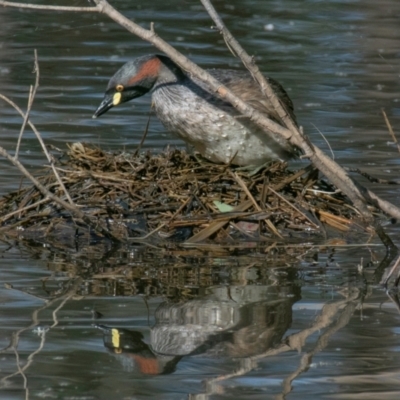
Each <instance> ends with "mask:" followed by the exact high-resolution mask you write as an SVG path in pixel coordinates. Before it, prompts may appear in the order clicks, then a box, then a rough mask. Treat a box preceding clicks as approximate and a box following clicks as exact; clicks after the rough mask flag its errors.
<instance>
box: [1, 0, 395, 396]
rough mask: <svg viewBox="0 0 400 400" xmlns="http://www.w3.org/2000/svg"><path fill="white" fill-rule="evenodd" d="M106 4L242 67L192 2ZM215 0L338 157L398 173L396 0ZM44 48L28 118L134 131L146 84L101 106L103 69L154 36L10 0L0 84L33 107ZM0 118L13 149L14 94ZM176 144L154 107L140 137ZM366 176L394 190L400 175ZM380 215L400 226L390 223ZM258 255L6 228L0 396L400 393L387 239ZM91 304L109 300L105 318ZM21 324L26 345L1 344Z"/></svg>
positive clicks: (110, 142) (383, 191)
mask: <svg viewBox="0 0 400 400" xmlns="http://www.w3.org/2000/svg"><path fill="white" fill-rule="evenodd" d="M57 3H59V4H64V5H71V4H73V5H84V6H87V5H88V3H87V2H84V1H73V2H62V1H59V2H57ZM113 5H115V6H116V7H117V8H119V9H120V10H121V11H123V12H124V13H125V14H126V15H127V16H128V17H129V18H131V19H134V20H135V21H136V22H138V23H140V24H141V25H142V26H145V27H146V26H147V27H148V26H149V25H150V23H151V22H154V23H155V29H156V31H157V33H158V34H159V35H160V36H162V37H163V38H165V39H166V40H168V41H169V42H170V43H171V44H173V45H175V46H176V47H177V48H178V49H179V50H180V51H182V52H183V53H184V54H186V55H187V56H189V57H190V58H191V59H192V60H194V61H196V62H197V63H199V64H200V65H201V66H203V67H213V68H214V67H215V68H219V67H221V68H222V67H230V68H241V66H240V62H239V61H238V60H237V59H235V58H233V57H232V55H231V53H230V52H229V50H227V49H226V47H225V44H224V42H223V40H222V39H221V37H220V35H219V34H218V33H216V32H215V31H214V30H212V29H210V26H211V25H212V23H211V22H210V19H209V17H208V16H207V14H206V13H205V12H204V11H203V8H202V6H201V4H200V3H199V2H197V1H194V0H190V1H181V0H171V1H153V2H146V1H141V0H139V1H135V2H130V1H126V0H119V1H115V2H113ZM215 6H216V8H217V9H218V10H219V11H220V12H221V15H222V17H223V18H224V20H225V22H226V24H227V25H228V26H229V27H230V29H231V30H232V33H233V34H234V35H235V36H236V37H237V38H238V39H239V40H240V42H241V43H242V44H243V46H244V47H245V48H246V49H247V50H248V52H249V53H250V54H254V55H255V58H256V60H257V62H258V64H259V66H260V68H261V69H262V70H263V71H264V72H265V73H266V74H267V75H269V76H271V77H273V78H275V79H277V80H279V81H280V82H281V83H282V84H283V85H284V87H285V88H286V89H287V91H288V93H289V94H290V96H291V98H292V100H293V102H294V104H295V110H296V115H297V119H298V121H299V123H300V124H301V125H303V127H304V129H305V131H306V132H307V134H308V135H309V136H310V138H311V139H312V141H313V142H315V143H316V144H317V145H319V146H321V148H323V149H324V150H325V151H330V150H329V148H328V146H327V144H326V142H325V140H324V139H323V138H322V136H321V134H320V133H319V131H321V132H322V133H323V135H324V136H325V137H326V139H327V140H328V142H329V144H330V147H331V148H332V150H333V152H334V154H335V158H336V160H337V161H339V162H340V163H342V164H344V165H347V166H356V167H359V168H362V169H364V170H366V171H367V172H369V173H371V174H373V175H374V176H376V177H378V178H386V179H390V178H398V175H399V167H400V166H399V164H400V162H399V160H400V157H399V154H398V153H397V150H396V148H395V146H394V145H393V143H392V139H391V137H390V135H389V134H388V130H387V128H386V126H385V123H384V120H383V117H382V114H381V110H382V109H385V111H386V113H387V115H388V117H389V119H390V120H391V123H392V124H393V126H394V128H395V130H397V131H398V125H399V123H398V121H399V118H400V105H399V99H400V90H399V89H400V85H399V84H400V81H399V78H400V62H399V60H400V51H399V47H398V43H399V39H400V31H399V29H398V26H399V24H398V22H399V18H400V2H399V1H398V0H380V1H379V2H376V1H372V0H363V1H356V0H325V1H317V0H287V1H284V2H283V1H279V0H272V1H268V2H266V1H261V0H258V1H256V0H253V1H251V0H246V1H239V0H232V1H230V2H229V4H228V3H227V2H222V1H216V2H215ZM34 49H37V51H38V55H39V62H40V87H39V90H38V93H37V96H36V99H35V103H34V106H33V110H32V121H33V122H34V123H35V125H36V126H37V128H38V129H39V130H40V132H41V134H42V135H43V138H44V139H45V141H46V143H48V144H51V145H54V146H56V147H59V148H62V149H66V143H71V142H75V141H85V142H90V143H94V144H98V145H100V146H101V147H103V148H105V149H112V150H118V149H121V148H126V149H129V150H134V149H135V148H136V146H137V144H138V142H139V140H140V137H141V132H142V131H143V130H144V127H145V125H146V121H147V118H148V114H149V112H150V98H149V96H145V97H143V98H140V99H137V100H135V101H134V102H131V103H128V104H126V105H123V106H121V107H118V108H115V109H113V110H112V111H110V112H108V113H107V114H106V115H104V116H102V117H101V118H100V119H96V120H93V119H92V118H91V116H92V114H93V112H94V110H95V109H96V107H97V106H98V104H99V102H100V101H101V99H102V96H103V92H104V89H105V87H106V85H107V81H108V79H109V78H110V76H111V75H112V74H113V73H114V72H115V71H116V70H117V69H118V68H119V67H120V66H121V65H122V64H123V63H124V62H126V61H128V60H130V59H132V58H134V57H136V56H140V55H143V54H148V53H152V52H155V51H156V50H155V49H154V48H153V47H152V46H151V45H149V44H147V43H145V42H143V41H142V40H140V39H138V38H136V37H133V36H132V35H130V34H129V33H128V32H126V31H125V30H124V29H123V28H121V27H119V26H118V25H116V24H115V23H114V22H112V21H109V20H107V18H106V17H104V16H101V15H95V14H77V13H73V14H65V13H46V12H37V11H27V10H25V11H22V10H12V9H6V8H1V9H0V92H1V93H2V94H4V95H6V96H9V97H10V98H12V99H13V100H14V101H15V102H16V103H17V104H18V105H19V106H20V107H22V108H24V107H26V102H27V94H28V92H29V85H31V84H32V83H33V82H34V77H35V76H34V74H33V73H32V70H33V51H34ZM0 118H1V125H0V135H1V136H0V137H1V139H0V142H1V144H0V145H1V146H3V147H5V148H7V149H8V150H10V151H12V150H13V148H15V143H16V138H17V136H18V133H19V130H20V125H21V119H20V118H19V116H18V115H17V114H16V112H15V111H14V110H12V109H11V108H10V107H9V106H8V105H6V104H4V103H3V102H2V103H0ZM167 145H175V146H183V145H182V143H181V141H179V140H178V139H176V138H174V137H173V136H172V135H171V134H169V133H167V132H165V130H164V128H163V127H162V125H161V124H160V123H159V122H158V121H157V120H156V118H155V117H152V119H151V125H150V132H149V135H148V138H147V140H146V143H145V148H147V149H152V150H154V151H160V150H161V149H162V148H164V147H165V146H167ZM21 160H22V161H23V162H24V163H26V165H27V166H28V167H29V168H30V169H31V170H33V171H39V170H40V169H41V167H42V166H43V165H44V164H45V161H44V157H43V155H42V152H41V150H40V147H39V145H38V143H37V141H36V139H35V138H34V135H33V134H32V133H31V132H30V131H28V130H27V131H26V132H25V135H24V140H23V145H22V153H21ZM0 162H1V164H0V165H1V175H0V182H1V185H0V194H5V193H8V192H9V191H10V190H13V189H16V188H18V185H19V184H20V174H19V173H18V172H17V171H16V170H15V169H14V168H13V167H11V166H10V165H9V164H8V163H7V162H6V161H4V160H2V161H0ZM358 179H359V180H360V181H361V182H363V183H364V184H366V185H368V187H370V188H372V189H373V190H375V191H377V192H378V193H379V194H380V195H381V196H382V197H384V198H385V199H387V200H389V201H392V202H393V203H395V204H397V205H398V204H400V201H399V190H398V188H397V187H395V186H388V185H377V184H371V183H368V182H365V180H364V179H363V178H358ZM386 230H387V231H388V232H389V233H390V234H392V235H393V237H394V238H398V237H399V236H400V234H399V229H398V226H397V225H392V226H387V227H386ZM288 252H290V251H289V250H288ZM260 254H261V253H257V256H254V255H253V256H246V257H243V256H240V255H238V254H226V253H223V254H221V255H220V257H211V256H210V255H208V254H207V252H206V251H204V252H202V253H200V254H198V256H197V257H194V258H193V257H188V256H187V255H185V254H184V252H183V253H179V254H175V253H173V254H166V253H162V254H158V253H156V252H155V253H154V254H152V252H151V251H148V250H143V249H132V251H131V252H129V253H118V254H112V255H104V254H101V255H99V254H96V253H95V252H93V254H90V253H88V254H83V253H82V252H79V249H77V250H76V251H75V252H74V251H69V252H62V251H60V250H59V249H48V248H43V247H40V246H39V247H38V246H30V245H29V246H28V245H26V244H20V243H15V242H11V243H2V245H1V255H2V257H1V259H0V264H1V280H2V282H7V283H8V284H9V285H12V287H13V288H9V289H7V288H6V287H2V288H0V302H1V305H0V320H1V327H0V348H2V349H3V351H2V352H1V353H0V360H1V362H0V393H1V394H0V397H1V398H5V399H25V398H32V399H36V398H46V397H48V398H63V399H72V398H74V399H110V398H121V399H145V398H150V399H152V398H160V399H187V398H190V399H206V398H210V399H232V398H243V399H248V398H252V399H253V398H254V399H258V398H260V399H261V398H262V399H265V398H271V399H272V398H288V399H289V398H293V399H303V398H329V399H349V398H352V399H353V398H354V399H357V398H360V399H368V398H374V399H375V398H378V397H379V398H382V399H397V398H399V396H400V393H399V384H400V379H399V376H400V375H399V365H400V363H399V361H400V360H399V340H400V330H399V322H400V318H399V312H398V306H397V303H396V300H397V299H396V296H395V294H396V291H393V292H389V293H386V291H385V289H384V288H382V286H381V285H380V284H379V280H380V275H379V274H377V275H374V270H375V269H376V268H377V266H378V265H379V264H380V262H381V261H382V259H383V258H384V256H385V249H384V248H383V247H382V245H381V244H380V242H379V241H378V240H375V239H374V240H372V242H371V244H370V245H369V246H367V245H365V246H360V247H354V248H350V249H345V250H341V251H337V250H332V249H331V248H325V249H322V250H321V249H316V248H314V249H312V248H311V249H310V248H305V249H304V255H303V256H302V257H298V258H297V257H296V256H294V257H293V258H292V259H291V260H290V262H289V263H288V264H286V265H282V263H281V262H280V259H279V258H276V259H274V258H271V257H270V256H267V255H264V256H262V255H260ZM299 260H302V261H299ZM360 265H362V266H363V267H364V270H362V271H361V270H360V268H359V266H360ZM144 271H145V272H144ZM360 271H361V272H360ZM7 287H11V286H7ZM93 310H97V311H98V312H100V313H101V314H102V315H103V317H102V318H99V319H94V317H93ZM95 324H99V325H105V326H109V327H112V328H114V329H116V328H118V329H127V331H126V332H125V333H122V336H124V340H125V339H127V343H128V344H126V342H124V343H125V344H123V345H121V343H122V341H121V342H120V343H119V344H120V347H118V346H114V345H115V344H116V342H115V340H114V342H113V340H112V339H113V337H114V339H115V338H116V337H117V333H118V331H114V336H113V335H112V331H111V334H110V335H108V336H107V334H106V335H103V333H104V332H103V331H102V330H101V329H98V328H95V327H94V325H95ZM38 328H40V329H38ZM122 332H123V331H122ZM302 335H303V336H302ZM110 337H111V339H110ZM13 338H14V344H16V343H17V342H18V346H17V349H18V351H17V352H15V351H14V350H13V349H12V348H10V347H8V346H9V344H10V342H12V340H13ZM302 339H304V340H303V341H302ZM110 341H111V344H110ZM113 343H114V344H113ZM289 345H290V346H289ZM113 346H114V347H113ZM298 350H299V351H298ZM17 355H18V356H19V363H20V368H21V369H22V373H21V370H20V372H19V373H18V367H17V363H18V358H17Z"/></svg>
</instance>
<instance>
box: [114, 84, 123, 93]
mask: <svg viewBox="0 0 400 400" xmlns="http://www.w3.org/2000/svg"><path fill="white" fill-rule="evenodd" d="M115 90H116V91H117V92H122V91H123V90H124V86H123V85H117V86H115Z"/></svg>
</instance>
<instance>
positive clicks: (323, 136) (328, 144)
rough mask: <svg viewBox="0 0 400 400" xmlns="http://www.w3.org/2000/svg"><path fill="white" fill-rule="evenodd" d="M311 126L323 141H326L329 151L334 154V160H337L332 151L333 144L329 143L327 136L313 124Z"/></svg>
mask: <svg viewBox="0 0 400 400" xmlns="http://www.w3.org/2000/svg"><path fill="white" fill-rule="evenodd" d="M311 125H312V126H313V127H314V128H315V129H316V131H317V132H318V133H319V134H320V135H321V136H322V139H324V141H325V143H326V145H327V146H328V148H329V150H330V151H331V154H332V160H334V159H335V153H334V152H333V150H332V147H331V144H330V143H329V142H328V139H327V138H326V136H325V135H324V134H323V133H322V132H321V130H320V129H319V128H318V127H317V126H316V125H315V124H313V123H311Z"/></svg>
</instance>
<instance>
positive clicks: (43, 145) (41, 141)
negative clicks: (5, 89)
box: [0, 93, 74, 204]
mask: <svg viewBox="0 0 400 400" xmlns="http://www.w3.org/2000/svg"><path fill="white" fill-rule="evenodd" d="M0 99H3V100H4V101H6V102H7V103H8V104H10V105H11V106H12V107H14V109H15V110H16V111H18V112H19V113H20V115H21V116H22V118H25V114H24V112H23V111H22V110H21V109H20V108H19V107H18V106H17V105H16V104H15V103H14V102H13V101H12V100H11V99H9V98H8V97H6V96H4V95H2V94H1V93H0ZM27 121H28V125H29V126H30V128H31V129H32V130H33V132H34V134H35V135H36V137H37V139H38V141H39V143H40V145H41V146H42V149H43V152H44V154H45V155H46V158H47V160H48V162H49V163H50V166H51V168H52V170H53V172H54V175H55V176H56V178H57V181H58V183H59V184H60V186H61V189H62V190H63V191H64V193H65V195H66V196H67V199H68V201H69V202H70V203H71V204H74V202H73V201H72V199H71V196H70V195H69V193H68V191H67V189H66V188H65V186H64V183H63V181H62V180H61V178H60V175H59V174H58V172H57V170H56V168H55V166H54V163H53V160H52V158H51V156H50V154H49V152H48V151H47V148H46V145H45V143H44V142H43V139H42V136H41V135H40V132H39V131H38V130H37V129H36V127H35V125H33V123H32V122H31V121H30V120H27ZM13 158H14V159H15V157H13Z"/></svg>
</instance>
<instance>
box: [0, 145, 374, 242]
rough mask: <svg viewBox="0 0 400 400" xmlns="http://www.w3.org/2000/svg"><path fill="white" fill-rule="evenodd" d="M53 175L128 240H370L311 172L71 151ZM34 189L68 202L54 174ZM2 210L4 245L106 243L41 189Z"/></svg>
mask: <svg viewBox="0 0 400 400" xmlns="http://www.w3.org/2000/svg"><path fill="white" fill-rule="evenodd" d="M56 167H57V169H58V172H59V174H60V177H61V179H62V181H63V183H64V185H65V187H66V189H67V191H68V193H69V195H70V197H71V198H72V200H73V202H74V204H75V205H76V206H78V207H79V209H80V210H81V211H83V212H84V213H85V214H86V215H88V216H90V217H91V218H92V220H95V221H97V222H98V224H101V225H102V226H103V227H106V229H108V230H109V231H110V232H112V234H113V235H114V236H115V237H118V238H121V239H122V240H127V239H128V240H133V241H135V240H136V241H140V240H143V241H147V242H152V243H154V242H156V243H157V244H159V243H171V242H174V243H177V242H180V243H184V244H185V245H193V246H196V245H199V244H202V243H203V244H204V243H219V244H229V245H233V244H235V243H243V242H248V241H252V242H271V241H273V242H276V241H289V240H293V239H298V238H300V239H302V240H304V238H307V239H308V240H309V239H312V238H314V239H315V240H316V239H320V238H324V239H327V238H328V239H329V238H332V237H338V235H339V236H342V237H343V236H346V237H347V238H348V237H349V236H348V234H349V232H365V231H366V229H365V228H364V227H363V226H362V224H361V223H360V219H359V215H358V214H357V212H356V211H355V210H354V208H353V207H352V206H351V205H350V203H349V201H348V199H347V198H346V197H345V196H344V195H342V194H341V193H338V192H337V191H336V190H335V188H334V187H332V186H331V185H330V184H328V183H327V182H325V181H323V180H318V174H317V173H316V172H315V171H314V170H313V169H312V168H311V167H306V168H304V169H301V170H299V171H295V172H293V171H290V170H289V169H288V168H287V165H286V164H285V163H281V162H273V163H271V164H269V165H268V166H265V167H263V168H262V169H260V170H259V171H250V172H248V171H241V170H238V169H235V168H234V167H231V166H226V165H217V164H212V163H210V162H208V161H206V160H203V159H199V158H197V157H196V156H193V155H189V154H188V153H187V152H186V151H183V150H176V149H167V150H165V151H164V152H163V153H161V154H157V155H154V154H151V153H141V154H139V155H136V154H128V153H125V152H120V153H112V152H106V151H104V150H101V149H99V148H97V147H93V146H90V145H86V144H82V143H74V144H72V145H70V146H69V150H68V152H67V153H66V154H64V155H63V156H62V157H59V158H58V160H57V162H56ZM37 179H38V180H39V181H40V183H42V184H43V185H44V186H45V187H46V188H48V190H49V191H50V192H52V193H54V194H55V195H57V196H59V197H60V198H62V199H65V198H66V196H65V193H64V192H63V190H62V189H61V188H60V184H59V182H58V181H57V179H56V178H55V177H54V174H53V173H52V172H51V171H46V172H45V173H44V174H42V175H41V176H39V177H38V178H37ZM0 210H1V216H0V222H1V224H2V231H3V232H6V233H7V234H8V235H13V236H18V237H20V238H25V239H34V240H37V241H46V240H48V239H49V238H53V241H54V240H57V241H60V242H63V241H67V242H68V241H69V242H71V243H72V242H76V240H77V238H78V239H82V238H84V239H85V240H90V241H92V242H93V241H96V242H98V241H101V240H102V239H104V238H103V237H102V235H101V234H99V233H96V231H95V229H93V227H92V228H89V227H88V226H87V225H85V223H84V222H83V221H82V220H79V219H77V218H74V217H73V216H72V215H71V213H70V212H68V211H66V210H64V209H63V208H62V207H60V206H59V205H58V204H57V203H55V202H53V201H51V200H50V199H48V198H46V196H44V195H43V194H42V193H41V192H40V191H39V190H38V189H36V187H35V186H30V187H27V188H24V189H21V190H18V191H16V192H13V193H10V194H8V195H6V196H4V197H3V198H2V199H0ZM332 233H333V235H332ZM343 233H345V235H341V234H343Z"/></svg>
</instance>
